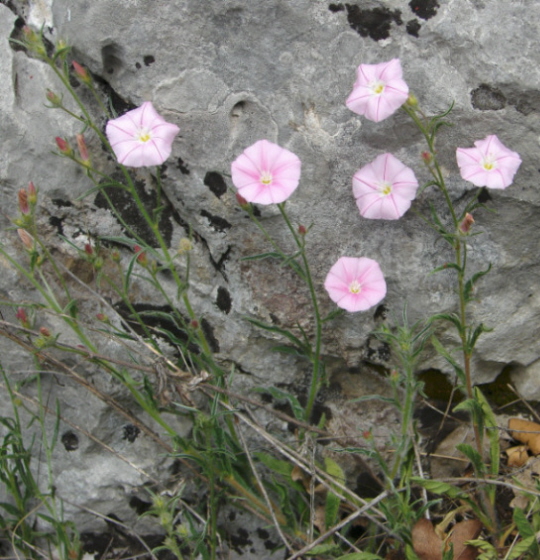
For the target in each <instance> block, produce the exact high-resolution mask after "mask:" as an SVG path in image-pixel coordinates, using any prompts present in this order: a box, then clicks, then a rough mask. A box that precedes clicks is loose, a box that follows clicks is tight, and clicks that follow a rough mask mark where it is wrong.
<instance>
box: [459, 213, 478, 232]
mask: <svg viewBox="0 0 540 560" xmlns="http://www.w3.org/2000/svg"><path fill="white" fill-rule="evenodd" d="M473 224H474V218H473V217H472V215H471V214H469V213H468V212H467V214H465V217H464V218H463V220H462V221H461V224H459V231H460V232H461V233H469V230H470V229H471V227H472V225H473Z"/></svg>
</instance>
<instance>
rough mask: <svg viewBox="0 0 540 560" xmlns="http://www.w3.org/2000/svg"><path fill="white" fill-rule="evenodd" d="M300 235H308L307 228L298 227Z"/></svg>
mask: <svg viewBox="0 0 540 560" xmlns="http://www.w3.org/2000/svg"><path fill="white" fill-rule="evenodd" d="M298 233H299V234H300V235H306V233H307V228H306V226H302V225H300V226H298Z"/></svg>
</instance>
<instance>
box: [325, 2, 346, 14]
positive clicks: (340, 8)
mask: <svg viewBox="0 0 540 560" xmlns="http://www.w3.org/2000/svg"><path fill="white" fill-rule="evenodd" d="M328 9H329V10H330V11H331V12H332V13H334V14H335V13H336V12H343V11H344V10H345V6H343V5H342V4H328Z"/></svg>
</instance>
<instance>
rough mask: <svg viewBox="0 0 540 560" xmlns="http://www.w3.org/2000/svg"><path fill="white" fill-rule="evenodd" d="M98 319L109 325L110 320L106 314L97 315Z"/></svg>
mask: <svg viewBox="0 0 540 560" xmlns="http://www.w3.org/2000/svg"><path fill="white" fill-rule="evenodd" d="M96 319H97V320H98V321H101V322H102V323H108V322H109V318H108V317H107V315H105V313H98V314H97V315H96Z"/></svg>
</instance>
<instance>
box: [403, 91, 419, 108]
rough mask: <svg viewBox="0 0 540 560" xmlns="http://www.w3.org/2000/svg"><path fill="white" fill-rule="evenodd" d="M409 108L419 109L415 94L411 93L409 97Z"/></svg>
mask: <svg viewBox="0 0 540 560" xmlns="http://www.w3.org/2000/svg"><path fill="white" fill-rule="evenodd" d="M405 103H407V105H408V106H409V107H418V98H417V97H416V95H414V93H409V97H407V101H405Z"/></svg>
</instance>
